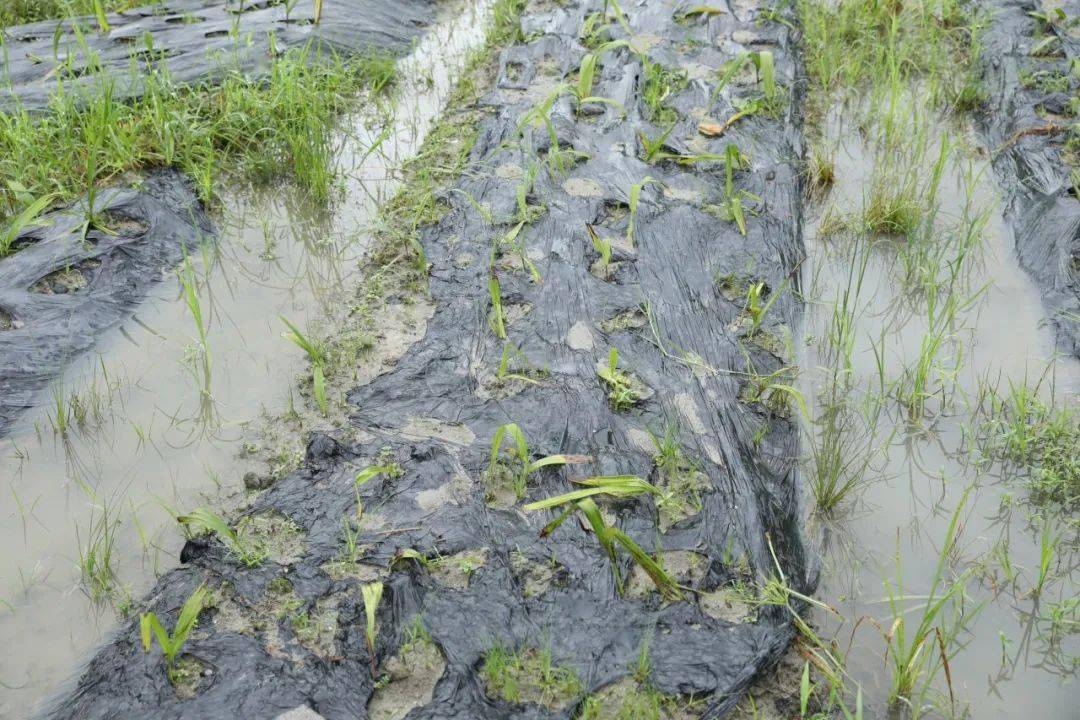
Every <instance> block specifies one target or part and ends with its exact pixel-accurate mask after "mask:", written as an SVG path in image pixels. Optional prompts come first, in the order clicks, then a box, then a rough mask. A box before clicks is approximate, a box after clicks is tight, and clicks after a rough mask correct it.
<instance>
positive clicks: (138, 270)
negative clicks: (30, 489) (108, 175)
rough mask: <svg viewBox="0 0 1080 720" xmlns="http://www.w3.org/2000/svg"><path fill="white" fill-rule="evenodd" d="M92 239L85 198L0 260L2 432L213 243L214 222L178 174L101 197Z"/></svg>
mask: <svg viewBox="0 0 1080 720" xmlns="http://www.w3.org/2000/svg"><path fill="white" fill-rule="evenodd" d="M94 213H95V214H96V215H97V218H98V220H97V224H98V225H101V226H102V227H103V228H104V229H90V230H89V232H86V227H85V222H86V215H87V213H86V210H85V201H84V202H83V203H78V204H76V205H75V206H74V207H72V208H71V209H67V210H61V211H57V212H53V213H49V214H48V215H46V216H43V218H41V224H40V225H38V226H36V227H33V228H31V229H29V230H27V231H25V232H24V233H23V234H22V235H20V237H19V238H18V240H17V241H16V247H20V246H21V249H19V250H17V252H15V253H14V254H12V255H9V256H8V257H6V258H3V259H0V313H3V317H2V318H0V320H2V321H3V324H2V325H0V435H2V434H3V432H4V431H5V430H6V429H7V428H8V427H9V426H10V424H11V422H12V421H14V420H15V418H16V417H17V416H18V414H19V413H20V412H22V411H23V410H24V409H26V408H28V407H31V406H32V405H33V404H34V402H35V399H36V398H35V396H36V394H37V393H38V391H39V390H41V388H43V387H44V386H45V385H46V384H47V383H48V382H49V381H50V380H52V379H53V378H54V377H56V375H57V374H58V373H59V372H60V371H61V370H63V368H64V367H65V366H66V365H67V364H69V363H70V362H71V361H72V360H73V359H74V358H76V357H77V356H78V354H79V353H81V352H83V351H84V350H86V349H88V348H90V347H92V346H93V344H94V341H95V339H96V337H97V335H98V333H100V332H101V331H102V330H104V329H105V328H108V327H110V326H112V325H114V324H116V323H117V322H118V321H119V320H120V319H121V318H122V317H123V316H124V313H126V312H128V311H130V308H131V307H132V306H133V305H134V304H135V303H137V302H138V301H139V300H141V299H142V298H143V297H144V296H145V294H146V291H147V289H148V288H149V287H150V285H152V284H153V283H155V282H157V281H158V280H159V279H161V278H162V277H163V273H164V272H167V270H168V269H169V268H172V267H174V266H175V265H176V264H177V263H178V262H180V260H181V259H182V258H183V252H184V248H188V249H190V250H191V251H192V252H194V251H195V249H196V248H197V247H198V245H199V242H200V239H201V238H203V237H209V236H210V233H211V227H210V221H209V219H208V218H207V217H206V215H205V213H204V212H203V210H202V207H201V205H200V204H199V202H198V200H197V198H196V196H195V193H194V191H193V189H192V188H191V187H190V185H189V183H187V181H185V180H184V179H183V178H182V177H181V176H180V175H179V174H178V173H176V172H173V171H161V172H157V173H153V174H151V175H150V176H149V177H147V178H146V179H145V181H144V182H143V183H142V184H141V186H140V188H139V189H137V190H136V189H132V188H128V189H109V190H103V191H101V193H100V194H99V196H98V197H97V199H96V200H95V208H94Z"/></svg>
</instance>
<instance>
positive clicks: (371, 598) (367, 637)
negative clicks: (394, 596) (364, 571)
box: [360, 582, 383, 678]
mask: <svg viewBox="0 0 1080 720" xmlns="http://www.w3.org/2000/svg"><path fill="white" fill-rule="evenodd" d="M382 593H383V584H382V583H381V582H373V583H368V584H367V585H362V586H361V587H360V594H361V595H362V596H363V598H364V615H365V617H366V619H367V624H366V625H365V627H364V641H365V642H366V643H367V649H368V656H369V657H370V658H371V677H373V678H374V677H375V676H376V674H377V670H376V664H375V611H376V610H378V609H379V602H380V601H381V600H382Z"/></svg>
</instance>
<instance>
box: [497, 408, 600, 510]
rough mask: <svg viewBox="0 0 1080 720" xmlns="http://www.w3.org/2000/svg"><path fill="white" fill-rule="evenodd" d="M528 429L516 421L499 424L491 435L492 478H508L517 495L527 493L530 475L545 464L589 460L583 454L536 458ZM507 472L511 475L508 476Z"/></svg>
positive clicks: (555, 464)
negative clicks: (507, 445) (508, 447)
mask: <svg viewBox="0 0 1080 720" xmlns="http://www.w3.org/2000/svg"><path fill="white" fill-rule="evenodd" d="M507 440H510V441H511V442H510V450H511V451H510V452H509V453H506V452H504V447H503V445H504V443H505V442H506V441H507ZM532 457H533V453H532V451H530V450H529V444H528V441H527V440H526V439H525V433H523V432H522V431H521V428H520V427H519V426H518V425H517V423H507V424H505V425H500V426H499V427H498V428H497V429H496V430H495V435H494V436H493V437H492V439H491V457H490V460H489V461H488V469H487V478H488V481H489V482H492V483H501V482H505V481H506V480H507V479H509V481H510V483H511V485H512V487H513V488H514V492H515V493H516V494H517V497H518V499H519V500H520V499H521V498H523V497H525V489H526V486H527V483H528V480H529V476H530V475H532V474H533V473H535V472H539V471H540V470H542V469H544V468H546V467H555V466H562V465H571V464H575V463H583V462H587V461H588V458H587V457H585V456H584V455H562V454H559V455H547V456H545V457H542V458H540V459H538V460H533V459H532ZM507 476H508V477H507Z"/></svg>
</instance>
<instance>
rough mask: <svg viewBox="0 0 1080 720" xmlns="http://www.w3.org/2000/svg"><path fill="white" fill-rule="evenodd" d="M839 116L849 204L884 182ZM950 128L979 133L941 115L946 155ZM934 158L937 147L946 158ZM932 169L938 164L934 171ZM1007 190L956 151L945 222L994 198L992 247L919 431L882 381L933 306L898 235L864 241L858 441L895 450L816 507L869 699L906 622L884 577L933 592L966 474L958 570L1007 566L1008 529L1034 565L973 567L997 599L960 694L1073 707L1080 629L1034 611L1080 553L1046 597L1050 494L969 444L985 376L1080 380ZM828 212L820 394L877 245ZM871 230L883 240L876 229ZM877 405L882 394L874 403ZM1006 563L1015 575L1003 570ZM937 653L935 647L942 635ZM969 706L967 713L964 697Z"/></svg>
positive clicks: (969, 273)
mask: <svg viewBox="0 0 1080 720" xmlns="http://www.w3.org/2000/svg"><path fill="white" fill-rule="evenodd" d="M850 116H854V114H853V113H852V114H851V115H850ZM826 130H827V134H828V136H829V137H831V138H833V139H834V141H835V142H836V143H837V147H838V150H837V153H836V158H835V160H836V185H835V187H834V188H833V190H832V191H831V193H830V194H829V195H828V196H827V198H826V199H825V200H824V202H823V205H824V207H826V208H827V207H828V206H829V205H830V204H834V205H835V206H836V207H837V209H838V210H839V211H840V212H841V213H842V212H843V211H849V212H850V211H852V210H858V209H859V208H860V207H861V205H862V203H863V199H864V197H865V195H866V193H867V189H868V188H869V186H870V183H871V180H872V175H873V167H874V162H875V159H874V158H875V155H874V152H873V150H872V148H871V146H870V145H869V143H868V141H867V140H865V139H864V136H863V135H862V134H861V133H860V131H859V130H858V129H857V128H856V127H853V126H849V125H845V124H844V123H843V121H842V120H841V119H840V114H839V113H836V114H834V115H833V116H831V117H830V118H829V120H828V121H827V128H826ZM940 132H947V133H949V134H950V135H952V136H953V137H954V138H955V139H959V138H960V137H961V136H962V135H963V131H960V130H957V129H955V128H946V127H934V128H932V131H931V133H930V143H931V146H932V148H933V150H932V152H931V153H930V155H931V156H936V152H937V143H938V135H939V133H940ZM957 144H959V140H958V143H957ZM933 159H934V157H930V158H929V159H928V160H927V162H928V163H930V165H932V163H933ZM929 172H930V167H929V165H928V166H926V167H925V168H924V172H923V177H926V175H928V174H929ZM997 195H998V193H997V189H996V187H995V182H994V176H993V171H992V169H990V168H989V166H988V162H987V161H986V160H985V159H984V158H982V157H979V156H969V155H965V153H964V152H963V151H962V150H961V149H959V148H958V150H957V152H956V153H954V154H953V155H952V156H951V157H950V160H949V162H948V163H947V164H946V166H945V172H944V174H943V178H942V182H941V191H940V193H939V196H938V198H939V202H940V208H941V211H940V214H939V218H938V219H939V222H940V224H942V225H947V224H949V223H950V222H951V221H955V220H956V219H957V218H959V217H961V216H962V214H963V212H964V208H965V207H971V206H972V205H974V206H975V207H978V208H984V209H986V210H987V211H988V214H987V222H986V226H985V229H984V233H983V241H982V243H981V247H980V248H979V249H978V250H977V251H975V252H973V253H971V254H970V255H968V257H967V258H966V259H965V260H964V261H963V264H964V265H966V269H965V270H964V271H963V273H962V282H960V283H958V284H957V285H956V286H955V288H954V290H952V291H951V292H952V293H953V294H958V295H959V296H961V297H964V298H966V297H970V295H971V294H973V293H975V292H976V291H978V290H979V289H980V288H981V287H982V286H983V285H984V284H986V287H985V289H984V290H983V292H982V294H981V295H979V296H978V298H977V299H976V300H974V301H973V304H972V306H971V307H970V308H969V309H967V310H962V311H961V312H960V313H959V314H958V316H957V320H956V323H955V326H954V333H953V335H952V339H951V340H950V341H949V342H947V343H946V344H945V346H943V348H942V349H941V350H940V352H939V353H938V360H939V364H940V365H941V366H942V367H943V368H947V369H948V374H950V375H952V378H951V379H949V380H947V381H945V382H943V383H936V384H935V387H936V388H937V387H942V388H944V394H938V395H936V396H935V397H934V398H932V399H931V400H930V401H929V403H928V406H927V408H928V412H929V413H930V414H931V415H932V417H928V418H927V419H924V420H923V421H922V422H921V423H920V425H919V427H918V429H914V428H912V427H911V426H910V425H909V424H908V422H907V414H906V412H904V411H903V410H901V409H900V408H899V407H898V406H897V403H896V402H895V401H891V400H886V401H884V403H883V404H880V405H879V404H878V401H877V398H878V397H879V396H880V395H881V387H882V380H883V379H884V382H885V383H886V385H887V383H888V382H890V381H892V380H895V379H896V378H898V377H899V376H900V375H901V374H902V372H903V369H904V368H909V367H912V366H913V365H914V363H915V361H916V359H917V358H918V356H919V349H920V345H921V343H922V342H923V339H924V337H925V336H926V334H927V330H928V327H929V322H928V319H927V312H926V309H925V307H926V306H925V303H924V302H920V301H918V300H917V299H916V300H914V301H913V300H912V299H911V297H912V294H911V293H907V292H905V291H904V290H903V289H902V287H901V283H899V282H898V275H899V273H900V271H901V268H902V263H901V262H899V260H898V253H897V250H896V248H895V246H894V245H891V244H890V243H889V241H886V240H882V241H881V242H879V243H878V244H876V245H875V246H874V247H873V248H872V249H869V250H866V252H867V253H868V259H867V264H866V271H865V275H864V278H863V283H862V288H861V292H860V294H859V296H858V298H857V300H856V302H855V303H854V304H855V306H856V307H857V308H858V311H857V313H856V325H857V332H856V333H855V335H854V338H855V339H854V347H853V352H852V353H851V369H850V380H851V382H852V386H853V388H854V389H853V390H852V394H851V396H850V399H851V400H852V402H853V404H854V405H856V406H858V407H860V408H862V409H864V411H865V412H866V414H865V415H864V416H863V417H862V419H861V420H860V421H859V422H858V423H856V427H857V431H856V432H855V433H854V434H853V437H855V436H857V438H858V439H857V440H856V441H855V442H854V444H853V447H856V448H861V449H866V448H869V447H874V448H878V449H879V450H880V455H878V456H876V458H875V459H874V461H873V462H872V463H871V465H870V467H869V468H868V469H867V471H866V473H865V479H866V481H867V482H866V484H865V486H864V487H863V489H862V490H861V491H860V492H859V493H858V494H857V499H856V501H855V502H854V503H851V504H850V505H849V507H848V509H847V510H846V511H842V512H841V514H840V515H839V516H838V519H836V520H834V521H833V522H825V521H822V520H820V519H814V520H812V525H813V526H814V528H815V530H816V532H818V533H819V534H820V535H821V536H822V537H824V538H826V546H827V549H826V554H825V565H824V568H823V576H822V583H821V587H820V591H819V597H820V598H821V599H822V600H823V601H825V602H827V603H829V604H830V605H832V606H833V607H835V608H836V609H837V610H839V611H840V613H842V615H843V617H844V619H843V620H842V621H841V620H838V619H837V618H835V617H830V616H827V614H826V613H823V612H818V613H816V615H815V617H816V618H817V619H818V620H819V621H820V622H822V623H823V626H824V627H823V629H824V630H825V631H826V632H825V634H826V635H827V636H829V637H836V639H837V642H838V643H839V645H840V648H841V650H846V649H847V647H848V643H849V642H850V643H851V649H850V652H849V654H848V656H847V667H848V671H849V672H850V673H851V676H852V678H853V680H854V681H855V682H857V683H858V684H860V685H861V686H862V687H863V691H864V693H865V695H866V698H867V702H868V704H869V703H870V701H871V700H872V701H873V702H875V703H877V704H878V707H879V708H880V707H882V704H883V703H884V701H885V699H886V698H887V696H888V692H889V687H890V680H891V676H890V672H889V670H888V667H887V663H886V661H885V658H884V655H885V650H886V641H885V639H884V634H885V633H886V632H888V631H889V629H890V627H891V626H892V624H893V622H894V617H893V615H892V613H891V612H890V610H889V606H888V603H887V602H885V601H884V599H885V598H886V597H887V590H886V587H885V584H884V580H885V579H889V580H890V581H891V582H893V583H895V582H896V580H897V578H898V576H901V575H902V580H903V586H904V589H903V591H902V593H903V594H907V595H912V596H925V594H926V593H927V592H928V591H929V590H930V585H931V584H932V578H933V577H934V572H935V567H936V565H937V562H938V557H939V550H940V548H941V547H942V544H943V542H944V538H945V536H946V532H947V528H948V525H949V521H950V515H951V513H952V512H953V510H954V509H955V508H956V507H957V505H958V503H959V502H960V499H961V496H962V495H963V493H964V490H965V488H967V487H972V488H973V489H972V490H971V494H970V496H969V497H968V498H967V501H966V504H965V505H964V509H963V511H962V526H961V531H960V534H959V541H958V544H957V552H955V553H953V555H952V556H950V563H949V565H948V567H949V577H950V578H951V577H953V576H954V574H955V573H959V572H962V571H963V570H964V569H965V568H971V567H972V566H973V564H974V563H978V562H985V563H986V567H987V568H990V572H991V573H994V572H997V571H996V570H994V568H996V565H995V561H994V560H990V559H988V558H987V554H988V553H991V551H992V549H993V548H994V547H995V545H998V544H999V543H1001V542H1002V541H1003V540H1007V542H1008V556H1009V558H1010V559H1011V562H1012V563H1013V565H1014V566H1015V567H1017V568H1020V569H1021V578H1020V580H1019V581H1018V582H1017V583H1016V586H1015V587H1008V586H1005V585H1004V584H999V585H996V586H995V583H994V582H993V581H992V580H989V579H988V578H987V574H988V573H985V572H977V573H976V574H975V576H973V577H972V578H971V580H970V582H969V583H968V591H969V593H970V597H969V599H968V601H967V602H966V603H965V605H964V606H965V608H966V609H967V610H974V609H975V608H976V606H977V605H978V604H979V603H980V602H982V603H984V605H983V606H982V608H981V610H980V611H979V612H978V613H977V614H976V615H974V617H973V619H972V620H970V621H969V622H968V623H967V624H966V626H965V629H964V630H963V631H961V632H960V634H959V636H958V639H957V646H958V647H960V648H961V649H959V651H958V653H957V654H956V656H955V657H953V658H952V660H951V672H952V688H953V691H954V693H955V696H956V704H955V708H956V709H957V710H958V711H959V710H961V709H962V708H963V707H964V706H965V705H966V704H967V705H970V711H971V715H970V716H971V717H975V718H980V720H981V719H983V718H1019V717H1038V718H1048V719H1050V718H1061V719H1065V718H1075V717H1077V715H1076V712H1077V707H1078V706H1080V705H1078V703H1080V691H1078V687H1077V685H1076V682H1075V680H1076V678H1075V675H1074V674H1075V672H1076V669H1075V666H1073V665H1072V662H1073V661H1072V660H1071V659H1069V654H1070V653H1071V655H1072V658H1075V657H1076V656H1077V653H1078V651H1080V642H1076V639H1077V638H1076V636H1075V635H1073V637H1072V639H1071V640H1070V639H1068V638H1066V639H1065V641H1064V645H1063V646H1059V647H1057V648H1056V649H1055V648H1054V647H1053V646H1052V644H1051V643H1049V642H1048V639H1047V637H1046V629H1047V626H1046V623H1045V622H1034V623H1033V622H1032V621H1031V620H1030V617H1031V616H1032V615H1034V616H1035V617H1039V616H1040V615H1042V614H1045V611H1046V608H1047V607H1048V606H1049V605H1050V604H1051V603H1053V602H1055V601H1057V600H1060V599H1063V598H1064V599H1067V598H1069V597H1071V596H1073V595H1074V594H1075V587H1076V586H1075V583H1074V575H1073V574H1072V573H1073V569H1072V568H1071V565H1072V564H1073V563H1072V561H1071V560H1070V558H1069V556H1068V555H1069V553H1067V552H1066V551H1064V550H1061V551H1059V554H1058V557H1057V559H1056V564H1055V569H1056V572H1057V577H1056V579H1055V580H1054V581H1053V582H1052V583H1051V584H1050V585H1049V586H1048V587H1047V589H1045V590H1044V591H1043V593H1042V599H1041V601H1039V600H1037V599H1035V598H1034V597H1032V596H1031V595H1030V593H1029V592H1028V591H1029V590H1030V587H1031V583H1032V582H1033V577H1034V572H1035V567H1036V565H1037V560H1038V556H1039V528H1040V527H1041V521H1039V520H1036V521H1035V522H1034V523H1032V522H1030V519H1029V515H1030V514H1033V513H1035V512H1036V511H1037V508H1036V507H1034V506H1032V505H1030V504H1029V503H1028V502H1027V500H1026V495H1025V492H1024V490H1023V489H1022V486H1021V484H1020V483H1019V482H1010V480H1009V479H1008V478H1002V477H1001V468H1000V467H999V466H997V465H989V466H982V467H980V466H978V465H977V464H976V463H975V462H974V460H975V453H974V450H973V447H972V444H971V443H970V442H968V440H969V439H970V432H971V431H972V429H977V427H978V422H979V417H978V414H977V413H976V412H975V411H974V410H973V409H972V408H971V405H972V404H973V403H974V402H975V398H977V396H978V393H979V390H980V388H981V387H982V386H983V385H984V384H985V383H986V382H987V381H989V382H990V383H991V384H997V385H998V386H999V387H1001V388H1005V389H1007V388H1008V382H1009V381H1010V380H1012V381H1013V382H1016V383H1023V382H1027V383H1029V384H1032V385H1033V384H1035V383H1036V381H1037V380H1038V379H1039V377H1040V376H1042V375H1043V373H1044V372H1046V371H1047V369H1048V368H1049V374H1050V376H1051V378H1048V379H1047V380H1046V381H1045V382H1044V383H1043V385H1042V388H1041V390H1042V393H1043V395H1044V397H1047V398H1049V397H1050V396H1051V395H1052V396H1053V397H1054V398H1055V399H1056V400H1057V401H1058V402H1059V403H1060V402H1076V401H1077V396H1076V393H1077V391H1078V390H1080V369H1078V367H1077V364H1076V363H1075V362H1073V361H1071V360H1064V359H1058V360H1055V359H1054V358H1053V344H1052V338H1051V337H1050V334H1049V331H1048V330H1046V329H1044V328H1042V327H1041V321H1042V318H1043V316H1044V314H1043V309H1042V306H1041V304H1040V300H1039V294H1038V292H1037V291H1036V289H1035V288H1034V287H1032V285H1031V283H1030V281H1029V280H1028V277H1027V276H1026V275H1025V274H1024V273H1023V272H1022V271H1021V270H1020V268H1019V267H1018V265H1017V263H1016V260H1015V258H1014V256H1013V252H1012V236H1011V233H1010V232H1009V230H1008V228H1007V227H1006V226H1005V224H1004V223H1003V221H1002V218H1001V209H1000V205H999V201H998V196H997ZM969 199H970V201H971V202H970V203H969ZM834 217H835V216H834ZM818 220H820V217H819V218H816V219H809V220H808V222H807V238H806V242H807V250H808V254H809V258H808V260H807V262H806V264H805V265H804V267H803V271H804V278H805V279H806V283H805V286H806V288H807V294H808V299H809V300H811V301H812V303H811V305H810V306H809V307H808V314H807V324H806V329H805V333H804V338H803V339H804V343H803V349H802V352H803V356H802V357H801V358H800V362H799V364H800V366H801V367H802V368H803V376H802V385H803V388H804V391H805V392H806V393H807V396H808V400H809V399H810V396H811V394H814V395H817V394H818V393H820V392H821V391H822V390H823V389H824V388H825V387H826V383H827V379H828V378H829V377H831V373H830V372H827V371H826V370H824V369H823V368H827V367H835V366H836V361H835V359H831V358H830V355H829V353H828V352H827V341H826V340H825V338H826V337H827V332H828V322H829V319H830V316H831V314H832V310H833V304H834V300H835V299H836V298H838V297H839V293H842V292H843V291H844V289H845V288H847V287H848V286H849V275H850V272H851V268H852V266H853V259H857V258H859V257H861V255H859V254H858V253H856V254H855V255H853V251H852V248H853V243H855V242H856V240H855V239H854V238H852V237H851V236H844V235H840V236H836V237H829V238H823V237H819V236H818V232H817V231H816V227H817V226H818ZM945 237H946V236H945V233H944V232H942V233H939V234H938V238H939V239H940V240H941V241H944V238H945ZM863 246H864V247H868V246H867V245H866V243H865V242H863ZM948 261H951V262H956V259H955V256H953V255H952V254H950V255H949V258H948ZM856 266H857V265H856ZM856 274H857V273H856ZM944 294H948V293H943V295H944ZM915 295H918V293H915ZM881 348H884V350H883V351H882V350H881ZM879 357H880V358H883V359H884V360H883V363H882V364H883V366H884V368H885V372H884V378H882V376H881V374H880V373H879V367H880V366H879ZM1051 379H1052V380H1053V387H1052V388H1051ZM943 398H945V399H944V400H943ZM815 405H817V407H818V408H820V405H819V404H817V403H815ZM877 407H881V408H882V410H881V411H880V412H878V413H874V412H873V408H877ZM871 433H873V437H872V439H871ZM1010 499H1011V500H1012V502H1011V504H1010ZM1010 508H1011V513H1010V512H1009V509H1010ZM1058 522H1059V523H1060V522H1062V521H1061V520H1059V521H1058ZM1032 525H1034V527H1032ZM1067 536H1068V534H1067ZM898 556H899V559H900V560H899V567H900V570H899V571H898V569H897V567H898V566H897V557H898ZM997 574H998V576H999V577H1000V572H997ZM922 603H923V601H922V600H915V599H911V600H908V601H907V602H905V603H903V606H904V607H919V606H920V605H921V604H922ZM870 618H872V619H873V620H874V621H876V623H877V625H875V624H874V623H873V622H871V621H870V620H869V619H870ZM860 619H862V620H861V622H860ZM907 622H908V624H909V625H910V624H912V623H916V622H918V613H912V614H910V615H908V619H907ZM931 651H932V652H934V653H935V654H936V652H937V651H936V650H931V649H927V652H931ZM934 686H935V688H936V690H937V691H938V693H937V694H936V696H932V697H928V698H927V702H928V703H930V702H936V703H937V704H938V706H939V707H938V709H935V710H933V711H928V712H927V714H926V715H925V716H927V717H942V716H948V714H947V712H946V711H948V710H949V709H950V705H951V701H950V700H949V695H948V687H947V684H946V682H945V680H944V677H943V673H939V677H938V678H937V681H936V682H935V684H934ZM869 716H876V715H875V714H873V713H872V714H871V715H869ZM956 716H958V717H963V716H964V715H963V713H962V712H957V713H956Z"/></svg>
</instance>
